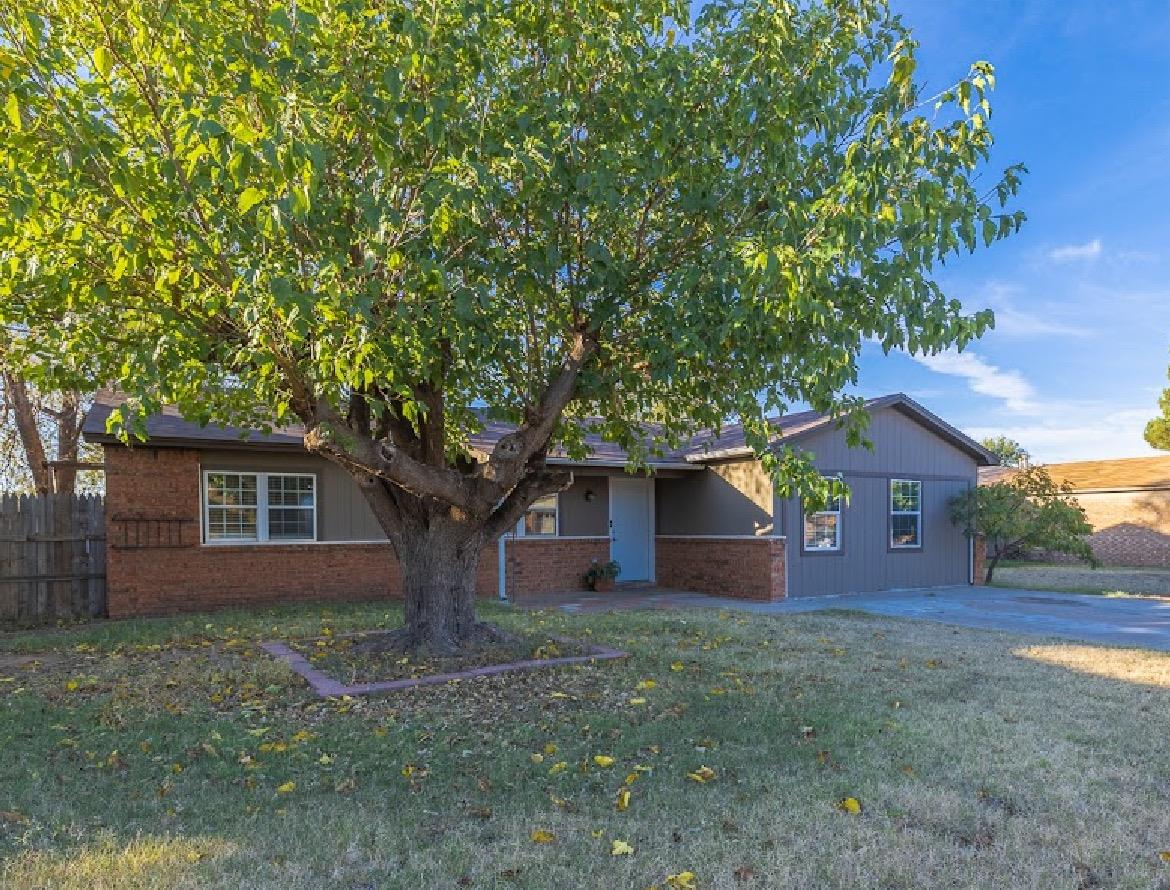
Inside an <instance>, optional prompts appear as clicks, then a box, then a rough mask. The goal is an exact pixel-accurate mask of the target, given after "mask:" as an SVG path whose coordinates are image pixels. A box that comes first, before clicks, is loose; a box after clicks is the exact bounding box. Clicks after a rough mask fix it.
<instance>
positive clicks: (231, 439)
mask: <svg viewBox="0 0 1170 890" xmlns="http://www.w3.org/2000/svg"><path fill="white" fill-rule="evenodd" d="M118 403H119V399H118V398H117V397H115V396H112V395H110V394H108V393H103V394H100V395H99V396H98V399H97V402H96V404H95V405H94V408H93V410H92V411H91V412H90V414H89V415H88V417H87V418H86V422H85V435H86V438H87V439H88V440H90V441H92V442H97V443H100V444H101V445H103V446H104V449H105V459H106V505H107V506H106V510H107V537H108V540H109V552H108V566H107V587H108V602H109V611H110V614H111V616H125V615H139V614H156V613H162V612H169V611H175V610H183V609H197V608H206V607H213V606H225V605H231V604H238V603H257V602H279V601H285V600H292V599H328V598H335V599H358V598H368V597H375V596H396V595H401V592H402V591H401V580H400V577H399V574H398V571H397V567H396V562H395V559H394V555H393V552H392V549H391V547H390V545H389V544H388V543H387V542H386V540H385V537H384V536H383V534H382V531H381V529H380V528H379V526H378V524H377V522H376V521H375V520H374V518H373V516H372V514H371V512H370V510H369V508H368V507H367V505H366V503H365V501H364V499H363V498H362V496H361V494H360V492H359V490H358V488H357V486H356V485H355V484H354V482H353V481H352V480H351V479H350V477H349V476H348V475H347V474H346V473H345V472H344V471H343V470H341V469H340V468H339V467H337V466H336V465H335V464H333V463H330V462H328V461H327V460H325V459H323V458H321V457H319V456H317V455H313V454H310V453H308V452H307V451H305V449H304V447H303V444H302V436H301V432H300V430H299V429H298V428H295V427H289V428H286V429H282V430H277V431H274V432H272V433H270V434H267V435H264V434H259V433H248V432H244V431H240V430H235V429H225V428H222V427H215V426H207V427H201V426H198V425H197V424H194V423H191V422H188V421H185V420H184V419H182V418H181V417H179V416H178V415H177V413H175V412H173V411H166V412H164V413H162V414H160V415H156V416H154V417H152V418H150V419H149V421H148V423H147V435H148V438H147V441H146V442H145V443H138V444H135V445H134V446H133V447H127V446H124V445H122V444H119V443H118V442H117V441H116V440H115V439H114V438H113V437H112V436H110V435H109V434H107V432H106V419H107V418H108V416H109V414H110V411H111V410H112V409H113V408H114V407H115V406H116V405H117V404H118ZM867 407H868V410H869V412H870V414H871V415H872V423H871V425H870V428H869V438H870V439H871V440H872V441H873V443H874V448H873V449H872V450H871V449H866V448H849V447H847V446H846V443H845V436H844V433H843V431H841V430H840V429H839V428H838V427H837V425H836V424H835V423H833V422H832V421H831V420H829V419H828V418H826V417H824V416H823V415H820V414H817V413H815V412H803V413H799V414H792V415H788V416H787V417H784V418H779V419H778V420H776V421H774V423H775V426H776V427H777V430H778V431H782V432H783V436H784V441H785V442H787V443H789V444H792V445H794V446H796V447H799V448H801V449H804V450H806V451H809V452H811V453H812V454H813V455H815V463H816V466H817V467H818V468H819V469H820V470H821V471H822V472H823V473H825V474H826V475H841V476H842V477H843V478H844V479H845V481H846V482H847V483H848V484H849V486H850V488H851V490H852V495H851V496H850V498H849V499H848V500H847V501H846V502H845V503H842V504H835V505H832V506H833V509H829V510H825V511H822V512H819V513H815V514H813V515H811V516H808V517H804V516H802V512H801V508H800V505H799V503H798V502H797V500H796V499H784V498H780V497H778V496H776V495H775V494H774V491H773V486H772V482H771V480H770V478H769V477H768V476H767V474H766V473H765V472H764V470H763V468H762V467H761V465H760V463H759V461H758V460H757V459H756V458H755V456H754V455H753V454H752V452H751V450H750V449H749V448H748V447H747V446H746V445H745V442H744V436H743V430H742V429H741V428H740V427H738V426H728V427H726V428H725V429H724V430H723V431H722V433H721V434H720V435H719V436H715V435H713V434H708V435H705V436H700V437H696V439H694V440H693V441H692V442H691V443H689V444H688V446H687V447H685V448H682V449H679V450H678V451H675V452H673V453H671V454H669V455H667V456H665V457H663V458H659V459H657V460H655V461H652V462H651V464H650V472H648V473H642V474H638V475H635V474H631V473H629V472H627V471H626V469H627V463H628V462H627V457H626V454H625V453H624V452H623V451H622V450H621V449H620V448H618V447H617V446H615V445H613V444H612V443H608V442H604V441H602V440H600V439H599V438H597V437H591V438H589V439H588V444H589V447H590V449H591V453H590V456H589V458H588V459H586V460H582V461H576V462H574V461H569V460H568V459H566V458H563V457H558V456H554V457H552V458H550V463H556V464H560V465H563V466H565V467H567V468H568V469H571V470H572V472H573V477H574V478H573V483H572V485H570V486H569V488H568V489H566V490H565V491H564V492H562V493H561V494H560V495H557V496H553V497H549V498H544V499H542V500H541V501H538V502H537V503H536V504H534V505H533V507H532V509H531V510H530V511H529V512H528V514H527V516H526V517H525V518H524V520H523V521H522V522H521V523H519V524H518V528H517V530H516V532H515V533H514V534H509V535H507V536H505V539H504V540H503V541H501V543H500V545H499V548H498V549H497V548H489V551H485V553H484V554H483V557H482V558H481V562H480V575H479V586H480V593H481V594H482V595H500V596H505V595H506V596H509V597H517V596H518V597H524V596H525V595H529V594H533V593H538V592H548V591H559V590H573V589H578V588H580V586H581V575H582V574H583V573H584V572H585V571H586V569H588V567H589V565H590V564H591V563H592V562H594V561H599V562H604V561H606V560H608V559H610V558H613V559H616V560H617V561H618V562H619V563H620V564H621V569H622V570H621V575H620V576H619V579H618V580H619V582H641V583H646V584H656V585H658V586H660V587H666V588H673V589H685V590H695V591H700V592H706V593H713V594H721V595H727V596H736V597H743V598H748V599H758V600H777V599H781V598H783V597H785V596H813V595H818V594H827V593H852V592H861V591H871V590H884V589H891V588H910V587H927V586H934V585H941V584H965V583H968V582H969V581H970V579H971V577H972V568H973V566H972V559H973V558H974V557H973V550H974V548H972V547H970V544H969V542H968V540H967V539H966V538H965V536H964V535H963V533H962V532H961V531H960V530H959V529H957V528H955V526H954V525H952V523H951V521H950V519H949V517H948V513H947V500H948V498H950V497H951V496H952V495H953V494H955V493H956V492H958V491H961V490H963V489H965V488H967V487H969V486H972V485H974V484H976V474H977V468H978V467H981V466H988V465H991V464H994V463H995V460H996V459H995V457H994V456H993V455H992V454H991V453H989V452H988V451H987V450H986V449H984V448H983V447H981V446H980V445H979V444H977V443H976V442H975V441H973V440H972V439H970V438H969V437H967V436H966V435H964V434H963V433H961V432H959V431H958V430H957V429H955V428H954V427H952V426H950V425H948V424H946V423H945V422H943V421H942V420H940V419H939V418H938V417H936V416H935V415H933V414H931V413H930V412H929V411H927V410H926V409H925V408H923V407H922V406H921V405H918V404H917V403H915V402H914V401H913V400H911V399H910V398H908V397H906V396H904V395H900V394H898V395H891V396H886V397H883V398H879V399H873V400H871V401H870V402H869V403H868V406H867ZM507 431H508V427H507V426H506V425H504V424H501V423H488V424H487V426H486V428H485V429H484V430H483V432H482V433H481V434H480V435H479V436H477V437H476V438H475V439H474V440H473V441H472V442H471V446H472V447H473V448H474V449H476V450H479V451H489V450H490V449H491V447H492V446H493V445H494V444H495V442H497V441H498V440H499V438H500V437H501V436H502V435H504V434H505V433H506V432H507Z"/></svg>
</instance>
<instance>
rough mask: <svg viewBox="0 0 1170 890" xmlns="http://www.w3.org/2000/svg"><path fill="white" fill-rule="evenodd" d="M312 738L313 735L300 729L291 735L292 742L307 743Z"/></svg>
mask: <svg viewBox="0 0 1170 890" xmlns="http://www.w3.org/2000/svg"><path fill="white" fill-rule="evenodd" d="M312 737H313V734H312V733H311V732H309V731H308V730H305V729H302V730H301V731H300V732H294V733H293V735H292V740H293V741H294V742H307V741H308V740H309V739H311V738H312Z"/></svg>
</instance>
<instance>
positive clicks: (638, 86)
mask: <svg viewBox="0 0 1170 890" xmlns="http://www.w3.org/2000/svg"><path fill="white" fill-rule="evenodd" d="M689 6H690V4H689V3H688V2H685V0H557V2H548V3H533V2H527V0H525V2H521V0H514V2H495V0H466V2H453V0H433V2H428V3H415V2H406V0H379V2H373V0H296V2H292V0H288V2H280V0H276V2H273V0H265V2H257V0H109V2H106V3H93V2H91V0H36V2H33V0H0V77H2V78H3V84H2V86H0V89H2V90H3V92H4V109H5V112H6V124H7V126H6V127H4V128H2V129H0V166H2V167H3V170H4V175H3V177H2V178H0V257H3V259H4V261H5V262H6V263H7V267H8V269H9V270H11V271H12V272H14V273H15V274H14V275H12V276H11V278H10V279H9V280H8V281H9V282H10V283H5V284H3V285H0V287H3V288H4V291H3V292H0V303H2V304H3V308H0V313H4V314H7V315H8V316H9V317H10V320H12V321H14V322H23V323H29V322H30V321H32V322H35V323H32V324H30V325H29V329H30V330H32V331H35V332H37V333H36V334H35V335H31V336H29V337H26V338H24V339H23V340H22V348H23V349H24V351H25V353H26V354H27V355H28V356H29V357H30V358H31V359H35V361H34V362H33V363H34V364H35V366H36V367H37V368H39V369H41V371H42V372H43V373H49V371H50V369H51V371H52V373H53V374H54V375H56V377H58V378H67V379H69V380H73V381H76V380H86V381H93V380H98V381H103V382H109V383H112V384H115V385H117V386H118V387H119V388H121V389H122V390H123V391H125V392H126V393H127V394H129V396H130V397H131V399H132V401H131V404H132V406H133V410H132V411H127V412H124V413H125V416H122V414H115V416H114V417H113V418H112V422H113V424H114V425H115V426H118V427H120V428H122V429H124V430H126V432H127V434H128V435H133V434H134V433H135V432H136V431H139V430H141V425H140V424H141V418H142V416H143V415H144V414H146V413H148V412H151V411H155V410H158V409H159V408H160V407H161V406H162V405H164V404H166V403H170V404H174V405H176V406H178V408H179V409H180V410H181V411H182V412H183V413H184V414H185V415H187V416H188V417H189V418H193V419H195V420H199V421H208V422H219V423H232V424H238V425H245V426H259V427H264V426H266V425H268V424H274V423H283V422H286V421H290V420H293V419H296V420H299V421H300V422H302V423H303V424H304V426H305V428H306V430H307V434H306V438H305V442H306V445H307V447H308V448H309V449H311V450H312V451H315V452H317V453H319V454H321V455H324V456H325V457H326V458H328V459H330V460H332V461H336V462H337V463H338V464H340V465H341V466H343V467H345V468H346V469H347V470H348V471H349V472H350V473H352V475H353V477H354V478H355V479H356V481H357V483H358V485H359V486H360V487H361V490H362V491H363V492H364V494H365V497H366V498H367V499H368V501H369V504H370V506H371V508H372V509H373V512H374V514H375V515H376V516H377V518H378V520H379V522H380V523H381V524H382V527H383V528H384V529H385V530H386V533H387V535H388V536H389V538H390V540H391V541H392V542H393V546H394V548H395V550H396V552H397V555H398V557H399V560H400V562H401V564H402V570H403V577H404V583H405V588H406V616H407V628H406V631H405V632H404V634H403V635H402V642H404V643H406V644H408V645H410V644H421V643H425V644H427V645H429V646H432V647H435V648H442V649H451V648H454V647H458V646H460V645H463V644H465V643H468V642H469V641H472V640H474V639H475V638H476V637H477V635H479V634H480V633H482V632H483V629H482V627H481V626H480V625H479V624H477V622H476V620H475V613H474V577H475V565H476V561H477V559H478V557H479V554H480V551H481V550H482V549H483V547H484V546H485V545H486V544H487V543H488V542H490V541H492V540H493V539H494V538H496V537H497V536H498V535H500V534H501V533H502V532H503V531H504V530H506V529H509V528H511V527H512V526H513V525H514V524H515V523H516V521H517V519H518V517H520V516H521V515H522V514H523V511H524V510H525V508H526V507H527V506H528V505H529V504H530V503H531V502H532V501H533V500H534V499H535V498H536V497H538V496H540V495H543V494H546V493H549V492H553V491H556V490H558V489H560V488H562V487H564V486H565V485H566V483H567V480H568V477H567V475H566V474H565V473H564V472H562V471H560V470H557V469H554V468H553V467H551V466H549V465H548V464H547V463H546V458H547V457H548V455H549V453H550V449H552V448H554V447H556V446H562V447H564V448H566V449H567V450H568V452H569V453H570V454H571V455H581V454H582V428H581V425H580V424H579V423H577V422H575V421H577V420H579V419H581V418H586V417H593V418H599V419H598V420H596V421H594V422H593V423H594V427H595V429H597V431H598V432H601V433H603V434H604V435H606V436H608V437H610V438H612V439H614V440H616V441H617V442H619V443H621V444H623V445H626V446H628V447H630V448H631V449H632V453H633V454H634V455H635V458H641V457H645V456H646V454H647V453H648V451H649V450H651V449H653V448H656V447H662V446H664V445H669V444H671V443H676V442H679V441H681V440H682V439H683V438H684V437H686V436H688V435H690V434H692V433H693V432H694V431H696V430H698V429H701V428H711V427H715V426H718V425H719V424H720V423H723V422H726V420H727V419H729V418H736V419H738V420H740V421H742V422H743V423H744V424H745V427H746V430H747V435H748V441H749V442H750V444H751V445H752V446H753V447H755V448H756V449H757V450H758V451H759V453H760V454H761V455H762V457H763V458H764V460H765V463H766V464H767V466H768V467H769V469H770V470H771V471H772V472H773V473H774V474H775V475H776V477H777V479H778V480H779V481H780V483H781V484H782V485H783V486H785V487H786V488H787V489H789V490H791V489H800V490H804V491H809V492H812V493H813V494H814V495H815V494H816V493H818V492H821V493H822V494H823V491H822V489H824V488H825V486H826V485H831V483H825V482H822V480H820V478H819V476H817V474H816V473H814V472H813V471H812V469H811V467H810V466H809V465H808V464H807V462H805V461H804V459H803V458H801V457H800V456H798V455H795V454H793V453H792V452H790V451H788V450H787V449H783V448H777V447H774V444H773V442H772V438H773V433H774V430H772V429H771V428H770V427H769V426H768V425H767V423H766V422H765V418H766V417H767V416H768V415H769V414H771V413H774V412H775V411H778V410H782V409H783V408H784V407H785V406H786V405H788V404H791V403H792V402H795V401H805V402H807V403H809V404H811V405H812V406H813V407H815V408H817V409H821V410H824V411H829V412H832V413H834V414H836V415H839V416H841V417H842V419H843V421H844V423H845V424H846V425H847V427H848V430H849V435H850V438H851V440H852V441H854V442H856V441H858V440H859V439H860V437H861V436H862V433H863V425H864V419H863V417H862V415H861V413H860V410H859V405H860V401H859V400H858V399H855V398H851V397H846V396H844V395H842V392H843V391H844V390H845V389H846V388H847V387H848V386H849V385H850V384H853V383H855V382H856V377H857V359H858V355H859V353H860V350H861V348H862V345H863V344H864V343H866V342H870V341H876V342H877V343H880V344H881V346H882V348H883V349H885V350H887V351H888V350H895V349H909V350H913V351H916V352H931V351H935V350H939V349H943V348H948V347H952V346H957V347H960V348H961V347H962V346H963V345H964V344H966V343H967V342H968V341H969V340H971V338H973V337H977V336H979V335H980V334H981V333H982V332H983V331H984V329H985V328H986V327H987V326H988V325H989V324H990V322H991V316H990V313H988V312H978V313H975V314H973V315H965V314H964V313H963V310H962V307H961V306H960V304H959V303H958V302H957V301H955V300H953V299H949V298H948V297H947V296H945V295H944V294H943V292H942V291H941V290H940V288H939V286H938V285H937V284H936V282H935V280H934V277H933V276H934V274H935V272H936V271H937V269H938V267H939V265H940V264H941V263H942V262H943V261H944V260H945V259H946V258H947V257H949V256H951V255H954V254H957V253H959V252H960V251H963V250H974V249H975V248H976V247H977V246H979V245H980V244H990V243H991V242H993V241H995V240H996V239H998V238H1002V237H1004V236H1006V235H1007V234H1009V233H1010V232H1012V231H1013V230H1015V229H1016V228H1017V227H1018V226H1019V224H1020V222H1021V220H1022V216H1021V215H1020V214H1018V213H1015V212H1012V213H1009V212H1006V211H1005V203H1006V202H1007V201H1008V200H1009V198H1010V197H1011V195H1012V194H1013V193H1014V192H1015V190H1016V187H1017V184H1018V170H1017V169H1016V168H1009V169H1008V170H1007V171H1005V173H1004V174H1003V175H1002V177H996V178H994V179H993V180H991V182H990V184H987V183H984V184H983V187H980V185H979V183H978V182H977V179H978V177H979V176H980V175H981V168H982V167H983V166H984V165H985V162H986V161H987V159H988V154H989V150H990V146H991V142H992V140H991V134H990V132H989V130H988V125H987V121H988V115H989V111H990V109H989V106H988V104H987V99H986V94H987V92H988V90H989V89H990V88H991V87H992V85H993V73H992V70H991V66H990V65H988V64H986V63H976V64H975V65H974V66H973V67H972V69H971V71H970V73H969V75H968V76H966V77H965V78H963V79H962V80H961V81H959V82H958V83H957V84H955V85H954V86H953V88H950V89H946V90H944V91H942V92H941V93H939V94H938V95H934V96H929V97H928V96H926V95H925V94H924V91H923V90H922V89H921V88H920V86H919V85H918V83H917V82H916V80H915V52H916V43H915V41H914V40H913V38H912V36H911V34H910V32H909V30H908V29H907V28H906V26H905V25H904V24H903V23H902V21H901V20H900V19H899V18H898V17H897V16H895V15H893V14H892V13H891V12H890V11H889V9H888V8H887V6H886V4H885V3H884V2H882V0H737V2H714V3H709V4H707V5H705V6H704V7H703V9H702V12H701V13H699V14H698V16H697V18H695V19H692V17H691V13H690V10H689ZM45 322H55V323H52V324H47V323H45ZM477 406H486V408H487V409H488V410H489V411H490V412H493V413H495V414H496V415H498V416H500V417H503V418H506V419H509V420H511V421H513V422H514V423H515V424H516V427H515V431H514V432H512V433H510V434H509V435H507V436H505V437H504V438H503V439H502V440H501V441H500V442H499V444H498V445H496V446H495V447H494V448H493V449H492V451H491V453H490V454H473V453H471V452H470V451H469V449H468V445H467V443H468V437H469V435H470V434H471V433H472V432H473V431H474V430H476V429H477V428H478V426H479V424H480V423H481V413H480V412H478V411H477V410H475V409H476V407H477ZM651 417H653V418H654V419H656V420H657V421H660V425H658V426H655V427H653V430H654V437H653V439H652V441H651V442H650V443H649V444H646V439H645V435H646V434H648V429H644V428H643V425H644V422H645V421H646V419H647V418H651Z"/></svg>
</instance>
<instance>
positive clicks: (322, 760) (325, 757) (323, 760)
mask: <svg viewBox="0 0 1170 890" xmlns="http://www.w3.org/2000/svg"><path fill="white" fill-rule="evenodd" d="M317 762H318V763H319V764H321V765H322V766H329V764H331V763H332V762H333V757H332V756H331V755H329V754H322V755H321V756H320V757H318V758H317Z"/></svg>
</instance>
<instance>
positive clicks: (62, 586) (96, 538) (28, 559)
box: [0, 494, 106, 625]
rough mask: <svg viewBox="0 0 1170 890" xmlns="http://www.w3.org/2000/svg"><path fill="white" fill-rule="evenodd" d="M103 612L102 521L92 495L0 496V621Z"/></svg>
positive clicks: (49, 620)
mask: <svg viewBox="0 0 1170 890" xmlns="http://www.w3.org/2000/svg"><path fill="white" fill-rule="evenodd" d="M105 613H106V524H105V510H104V507H103V504H102V499H101V498H100V497H98V496H96V495H59V494H54V495H38V496H35V497H34V496H29V495H0V625H4V624H9V625H32V624H46V623H52V622H55V621H59V620H69V619H78V618H96V617H99V616H102V615H104V614H105Z"/></svg>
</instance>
